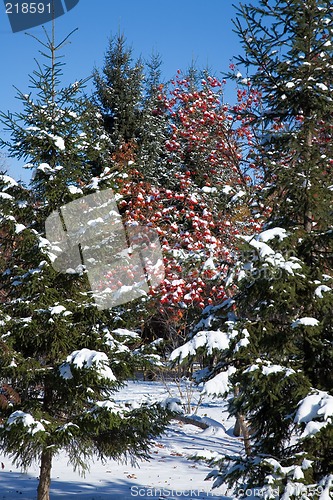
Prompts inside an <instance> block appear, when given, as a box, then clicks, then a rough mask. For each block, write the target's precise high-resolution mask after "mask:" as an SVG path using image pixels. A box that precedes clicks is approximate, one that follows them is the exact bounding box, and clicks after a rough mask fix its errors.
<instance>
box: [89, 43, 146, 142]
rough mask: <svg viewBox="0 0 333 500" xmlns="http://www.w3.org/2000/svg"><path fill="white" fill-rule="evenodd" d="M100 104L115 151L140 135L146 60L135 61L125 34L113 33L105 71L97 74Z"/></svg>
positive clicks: (97, 92)
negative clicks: (144, 64) (115, 34)
mask: <svg viewBox="0 0 333 500" xmlns="http://www.w3.org/2000/svg"><path fill="white" fill-rule="evenodd" d="M94 80H95V86H96V104H97V105H98V107H99V108H100V109H101V113H102V116H103V121H104V127H105V130H106V132H107V133H108V135H109V136H110V139H111V143H112V151H113V152H116V151H117V150H119V148H120V147H121V146H123V145H126V144H128V143H133V144H134V145H135V143H136V141H137V139H138V133H139V130H140V127H141V124H142V99H143V84H144V74H143V63H142V62H141V60H140V59H138V60H137V61H134V62H133V56H132V49H131V48H128V47H127V46H126V39H125V37H124V35H121V34H120V35H118V36H115V37H112V38H111V39H110V41H109V46H108V49H107V51H106V55H105V61H104V66H103V69H102V73H101V72H100V71H98V70H96V71H95V74H94Z"/></svg>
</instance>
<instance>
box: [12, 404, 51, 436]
mask: <svg viewBox="0 0 333 500" xmlns="http://www.w3.org/2000/svg"><path fill="white" fill-rule="evenodd" d="M21 423H22V424H23V426H24V427H27V428H28V429H29V433H30V434H36V432H45V427H44V426H43V424H41V423H40V422H38V420H35V419H34V417H33V416H32V415H30V413H25V412H24V411H19V410H18V411H14V413H12V414H11V415H9V417H8V419H7V425H8V426H9V427H10V426H12V425H17V424H21Z"/></svg>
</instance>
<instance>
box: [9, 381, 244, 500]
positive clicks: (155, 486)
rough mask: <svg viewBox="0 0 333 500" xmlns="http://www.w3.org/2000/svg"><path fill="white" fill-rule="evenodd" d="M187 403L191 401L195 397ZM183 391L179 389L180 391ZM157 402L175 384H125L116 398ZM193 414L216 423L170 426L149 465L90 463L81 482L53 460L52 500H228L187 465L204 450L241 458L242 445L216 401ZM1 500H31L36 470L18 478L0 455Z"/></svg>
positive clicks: (201, 467) (202, 469) (174, 390)
mask: <svg viewBox="0 0 333 500" xmlns="http://www.w3.org/2000/svg"><path fill="white" fill-rule="evenodd" d="M188 389H189V392H190V393H191V394H190V396H189V397H188V398H185V399H191V400H192V401H195V400H196V398H197V396H198V392H197V391H196V392H194V393H192V390H193V388H192V387H190V388H188ZM183 391H184V387H183ZM147 396H148V397H149V398H152V399H157V400H162V399H165V398H166V397H174V398H177V397H179V388H178V386H177V384H175V383H168V384H167V385H166V384H165V383H162V382H143V381H140V382H130V383H129V384H128V385H127V387H126V388H123V389H122V390H121V391H120V392H119V393H117V394H116V398H115V399H117V400H120V401H129V400H131V401H133V400H134V401H140V400H141V399H142V398H146V397H147ZM197 414H198V415H199V416H201V417H208V418H210V419H212V420H214V421H215V422H212V421H210V423H211V424H213V425H210V426H209V427H208V428H207V429H205V430H201V429H200V428H198V427H196V426H193V425H187V424H182V423H180V422H176V421H173V422H172V423H171V425H170V426H169V427H168V430H167V431H166V433H165V434H164V435H163V436H161V437H160V438H158V439H156V440H155V441H154V446H153V448H152V449H151V453H150V455H151V459H150V461H149V462H140V463H139V464H138V466H137V467H133V466H131V465H130V464H119V463H117V462H114V461H112V460H109V461H108V462H107V463H105V464H102V463H100V462H99V461H95V462H94V463H91V467H90V472H89V473H87V474H86V476H85V477H84V478H82V477H80V476H79V474H78V473H75V472H73V471H72V469H71V466H70V465H68V462H67V459H66V456H65V455H60V456H58V457H56V458H55V460H54V464H53V470H52V486H51V499H58V498H59V499H64V500H65V499H67V498H68V499H71V498H74V497H76V498H78V499H79V500H81V499H82V500H100V499H107V500H116V499H117V500H118V499H120V498H121V499H125V500H129V499H135V498H138V499H148V498H150V499H151V498H155V499H164V498H180V499H185V498H196V499H201V500H203V499H208V498H213V499H216V500H219V499H220V500H221V499H227V498H230V497H227V496H224V493H226V491H225V490H224V489H223V487H222V488H218V489H216V490H213V491H212V490H211V486H212V483H211V482H210V481H205V477H206V475H207V473H208V472H209V468H208V467H207V465H205V464H204V463H200V462H193V461H191V460H188V457H189V456H193V455H195V454H196V453H197V452H201V456H202V451H203V450H207V451H208V450H209V451H213V452H216V453H219V454H220V453H222V454H223V452H224V451H228V452H230V451H232V452H241V450H242V440H241V439H240V438H235V437H234V436H233V434H232V429H233V424H234V422H233V421H232V420H227V415H226V412H225V404H224V402H223V400H221V399H220V400H219V399H214V400H212V399H210V400H209V399H208V398H206V399H204V401H203V402H202V403H201V405H200V406H199V408H198V411H197ZM0 462H2V464H0V465H1V469H0V500H4V499H6V500H13V499H15V500H16V499H20V500H32V499H35V498H36V488H37V484H38V474H39V470H38V467H37V466H36V467H34V468H31V469H29V471H28V472H27V473H22V472H21V471H20V470H18V469H16V468H15V467H14V466H13V465H12V464H11V461H10V460H9V459H8V457H5V456H1V455H0Z"/></svg>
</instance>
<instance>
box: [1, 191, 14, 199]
mask: <svg viewBox="0 0 333 500" xmlns="http://www.w3.org/2000/svg"><path fill="white" fill-rule="evenodd" d="M0 198H2V199H3V200H13V199H14V196H12V195H11V194H8V193H3V192H1V193H0Z"/></svg>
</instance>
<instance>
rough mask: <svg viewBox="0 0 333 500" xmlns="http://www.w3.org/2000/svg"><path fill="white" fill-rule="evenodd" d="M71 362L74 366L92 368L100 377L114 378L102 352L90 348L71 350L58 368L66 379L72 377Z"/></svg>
mask: <svg viewBox="0 0 333 500" xmlns="http://www.w3.org/2000/svg"><path fill="white" fill-rule="evenodd" d="M71 364H72V365H74V366H75V367H76V368H88V369H89V368H91V369H94V370H96V371H97V373H98V375H99V376H100V377H101V378H106V379H109V380H111V381H114V380H116V377H115V376H114V374H113V372H112V370H111V368H110V367H109V366H108V364H109V360H108V357H107V355H106V354H105V353H104V352H100V351H94V350H91V349H81V350H79V351H74V352H72V353H71V354H70V355H69V356H67V358H66V362H65V363H63V364H62V365H61V366H60V368H59V371H60V375H61V376H62V378H64V379H67V380H68V379H71V378H73V375H72V372H71V369H70V365H71Z"/></svg>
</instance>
